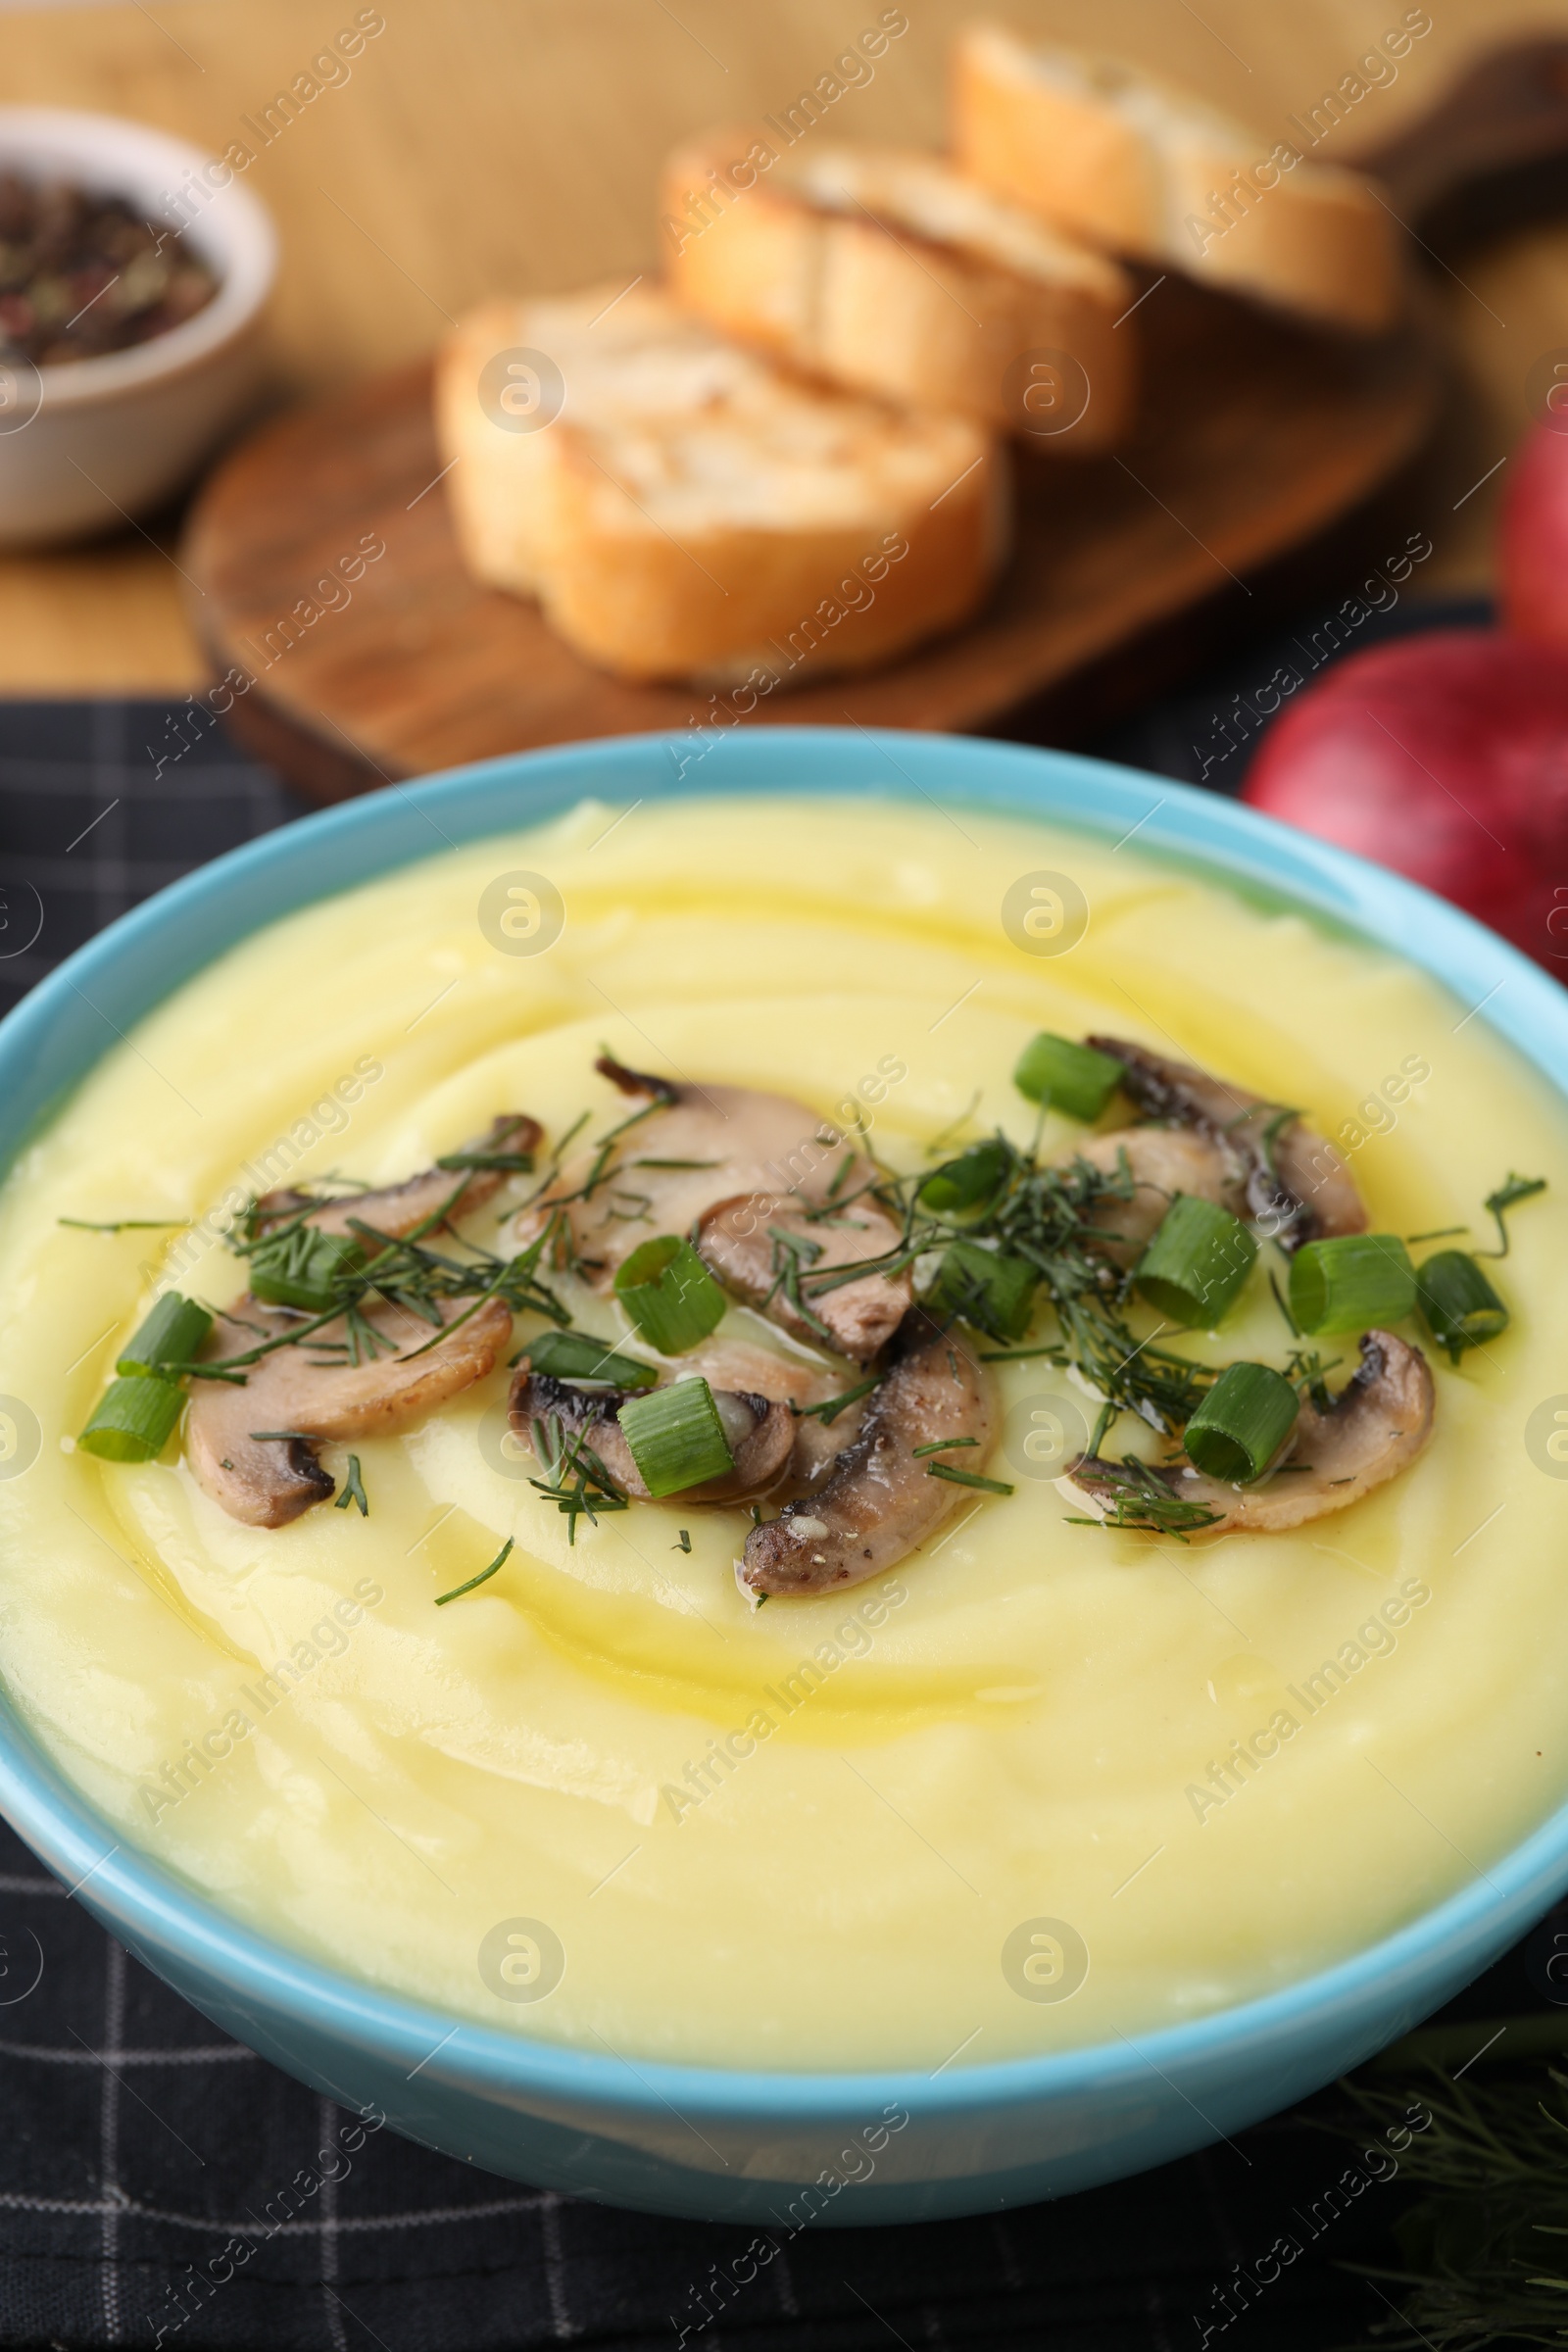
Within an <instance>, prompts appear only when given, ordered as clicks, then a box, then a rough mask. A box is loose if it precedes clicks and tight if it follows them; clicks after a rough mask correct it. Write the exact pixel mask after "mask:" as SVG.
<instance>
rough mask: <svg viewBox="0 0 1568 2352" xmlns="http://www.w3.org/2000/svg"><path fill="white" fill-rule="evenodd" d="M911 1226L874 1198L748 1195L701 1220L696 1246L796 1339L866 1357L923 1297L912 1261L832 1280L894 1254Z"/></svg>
mask: <svg viewBox="0 0 1568 2352" xmlns="http://www.w3.org/2000/svg"><path fill="white" fill-rule="evenodd" d="M903 1238H904V1237H903V1231H902V1228H901V1227H900V1226H898V1225H896V1224H895V1223H894V1221H893V1219H892V1218H891V1217H890V1216H888V1215H887V1214H886V1213H885V1211H883V1210H882V1209H880V1208H878V1207H876V1205H875V1204H874V1203H873V1202H872V1201H865V1200H851V1201H848V1202H847V1203H846V1204H845V1206H844V1207H843V1208H842V1209H839V1208H836V1207H835V1206H834V1205H833V1204H832V1203H831V1202H830V1203H828V1204H827V1206H826V1208H825V1209H820V1210H817V1211H816V1212H815V1213H809V1212H808V1211H807V1210H806V1209H804V1208H798V1207H796V1206H795V1205H793V1203H789V1202H785V1201H769V1202H764V1203H759V1202H758V1201H756V1200H755V1199H754V1198H753V1197H752V1196H750V1195H747V1196H744V1197H743V1198H742V1199H740V1200H738V1201H717V1202H716V1203H715V1204H714V1206H713V1207H711V1209H709V1210H708V1212H707V1214H706V1215H705V1216H704V1217H703V1219H702V1221H701V1223H700V1224H699V1226H698V1229H697V1248H698V1250H699V1252H700V1254H701V1255H702V1257H703V1258H704V1259H705V1261H706V1262H707V1263H708V1264H709V1265H710V1266H711V1268H712V1270H713V1272H714V1273H715V1274H716V1275H717V1276H718V1278H719V1280H720V1282H722V1283H723V1284H724V1286H725V1288H726V1289H727V1290H730V1291H733V1292H734V1293H735V1296H736V1297H737V1298H739V1299H745V1300H746V1302H747V1304H748V1305H749V1306H756V1307H760V1309H761V1311H762V1313H763V1314H764V1315H766V1316H767V1318H768V1320H769V1321H770V1322H773V1323H777V1324H778V1325H779V1327H780V1329H781V1330H784V1331H788V1332H791V1333H793V1334H794V1336H795V1337H796V1338H797V1339H801V1340H809V1341H814V1342H815V1343H816V1345H817V1346H818V1347H823V1348H832V1349H833V1351H834V1352H835V1354H838V1355H845V1356H848V1357H849V1358H850V1359H851V1361H852V1362H854V1363H857V1364H864V1363H869V1361H870V1359H871V1357H872V1356H873V1355H875V1354H876V1353H877V1352H878V1351H879V1349H881V1348H885V1347H886V1345H887V1343H888V1341H889V1340H890V1339H891V1338H892V1337H893V1334H894V1333H895V1332H896V1331H897V1329H898V1327H899V1325H900V1323H901V1322H902V1321H903V1319H904V1316H905V1315H906V1313H907V1311H908V1307H909V1303H910V1300H911V1299H912V1298H913V1296H914V1286H913V1278H912V1275H911V1273H910V1270H909V1268H908V1267H907V1266H905V1267H903V1268H902V1269H901V1270H900V1271H899V1272H898V1273H895V1274H876V1273H873V1274H864V1275H861V1276H860V1277H859V1278H858V1280H856V1281H854V1282H843V1281H837V1282H831V1283H829V1284H827V1285H826V1286H824V1284H823V1281H822V1277H823V1276H833V1275H837V1274H838V1273H840V1271H841V1270H842V1269H843V1268H844V1267H847V1266H854V1265H858V1264H860V1262H861V1261H862V1260H863V1259H866V1258H886V1257H892V1256H894V1255H895V1254H896V1253H897V1251H898V1248H899V1244H900V1242H901V1241H902V1240H903Z"/></svg>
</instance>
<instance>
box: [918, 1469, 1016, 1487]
mask: <svg viewBox="0 0 1568 2352" xmlns="http://www.w3.org/2000/svg"><path fill="white" fill-rule="evenodd" d="M925 1474H926V1476H927V1478H945V1479H946V1480H947V1481H948V1483H949V1485H950V1486H955V1487H978V1488H979V1489H980V1492H981V1493H982V1494H983V1495H1010V1494H1011V1493H1012V1492H1013V1490H1012V1488H1011V1487H1008V1486H1005V1485H1004V1484H1003V1482H1002V1480H1001V1479H1000V1478H982V1477H981V1475H980V1473H979V1471H978V1470H955V1469H954V1468H953V1466H952V1465H951V1463H948V1462H927V1464H926V1466H925Z"/></svg>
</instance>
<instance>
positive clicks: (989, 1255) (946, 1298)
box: [925, 1242, 1040, 1340]
mask: <svg viewBox="0 0 1568 2352" xmlns="http://www.w3.org/2000/svg"><path fill="white" fill-rule="evenodd" d="M1039 1280H1040V1276H1039V1273H1038V1272H1037V1271H1036V1269H1035V1268H1034V1267H1033V1266H1032V1265H1031V1264H1030V1263H1029V1261H1028V1259H1027V1258H1025V1257H1006V1256H1004V1255H1003V1253H1002V1252H1001V1251H1000V1250H984V1249H982V1248H981V1246H980V1244H979V1243H978V1242H953V1243H951V1244H950V1245H949V1247H948V1249H947V1250H946V1251H945V1252H944V1254H943V1259H942V1263H941V1265H940V1266H939V1267H938V1268H937V1277H936V1280H935V1282H934V1283H933V1284H932V1285H931V1288H930V1290H929V1291H928V1292H927V1293H926V1298H925V1304H926V1308H927V1310H928V1312H930V1313H931V1314H933V1315H961V1316H962V1317H963V1319H964V1321H965V1322H966V1323H972V1324H973V1325H974V1326H975V1329H976V1330H977V1331H983V1332H985V1333H986V1334H987V1336H988V1337H989V1338H991V1339H993V1340H1021V1339H1022V1338H1023V1335H1024V1333H1025V1332H1026V1331H1027V1330H1028V1328H1029V1313H1030V1309H1031V1307H1032V1306H1033V1303H1034V1296H1035V1288H1036V1285H1037V1284H1038V1282H1039Z"/></svg>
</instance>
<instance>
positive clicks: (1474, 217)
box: [1355, 39, 1568, 255]
mask: <svg viewBox="0 0 1568 2352" xmlns="http://www.w3.org/2000/svg"><path fill="white" fill-rule="evenodd" d="M1355 160H1356V163H1357V164H1358V165H1359V166H1360V167H1361V168H1362V169H1364V170H1365V171H1368V172H1375V173H1376V175H1377V177H1378V178H1379V179H1381V180H1382V181H1383V183H1384V185H1385V186H1386V187H1387V189H1388V191H1389V198H1390V202H1391V203H1392V204H1393V206H1394V209H1395V211H1396V212H1397V214H1398V216H1399V218H1400V219H1401V220H1402V221H1404V222H1405V223H1406V225H1407V226H1408V227H1409V228H1410V229H1411V230H1412V231H1413V232H1414V233H1415V235H1417V236H1418V237H1419V238H1420V239H1421V240H1422V242H1423V243H1424V244H1425V245H1427V246H1429V247H1430V248H1431V249H1432V250H1433V251H1434V252H1435V253H1438V254H1440V255H1441V254H1445V253H1446V252H1448V251H1449V250H1450V249H1453V248H1456V247H1458V246H1461V245H1464V244H1467V243H1470V242H1473V241H1475V240H1477V239H1479V238H1482V237H1487V236H1493V235H1495V234H1496V233H1497V231H1499V230H1501V229H1505V228H1511V227H1513V226H1514V225H1516V224H1517V223H1519V222H1522V221H1531V220H1540V219H1543V218H1544V217H1549V216H1550V215H1551V214H1553V213H1562V212H1565V211H1568V41H1564V40H1549V39H1548V40H1539V41H1520V42H1516V43H1510V44H1509V46H1508V47H1506V48H1502V49H1494V50H1492V51H1491V52H1490V53H1488V54H1487V55H1485V56H1483V57H1480V58H1478V59H1477V60H1476V61H1475V63H1474V64H1473V65H1471V66H1469V67H1468V68H1467V69H1466V70H1465V72H1464V73H1461V74H1460V76H1459V78H1458V80H1457V81H1456V82H1455V83H1454V84H1453V86H1452V88H1451V89H1450V90H1449V91H1448V93H1447V95H1446V97H1445V98H1443V99H1442V100H1440V102H1439V103H1438V105H1437V106H1435V107H1434V108H1433V110H1432V112H1431V113H1430V114H1427V115H1424V116H1423V117H1422V118H1421V120H1420V121H1419V122H1417V123H1412V124H1411V126H1410V128H1409V129H1408V130H1404V131H1401V132H1400V133H1399V135H1398V136H1397V138H1394V139H1390V140H1388V141H1386V142H1385V143H1384V144H1383V145H1382V146H1380V147H1374V148H1371V149H1368V150H1365V151H1363V152H1362V153H1361V154H1359V155H1358V156H1357V157H1356V159H1355Z"/></svg>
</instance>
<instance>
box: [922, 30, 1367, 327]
mask: <svg viewBox="0 0 1568 2352" xmlns="http://www.w3.org/2000/svg"><path fill="white" fill-rule="evenodd" d="M953 120H954V144H955V147H956V154H957V159H958V161H959V163H960V164H961V165H962V166H963V167H964V169H965V170H966V171H968V172H972V173H973V175H974V176H975V178H976V179H979V180H982V181H983V182H984V183H985V185H986V186H987V187H989V188H992V189H994V190H995V191H996V192H997V194H998V195H1000V196H1005V197H1009V198H1011V199H1012V200H1013V201H1014V202H1015V203H1019V204H1026V205H1031V206H1033V207H1035V208H1036V209H1037V210H1038V211H1039V212H1041V213H1042V214H1044V215H1046V216H1047V217H1048V218H1049V219H1050V220H1052V221H1055V222H1056V223H1058V224H1059V225H1060V226H1062V227H1064V228H1066V229H1068V230H1070V231H1074V232H1076V233H1077V234H1079V235H1081V236H1084V237H1088V238H1090V239H1091V240H1092V241H1093V242H1095V243H1096V244H1099V245H1101V246H1103V247H1105V248H1106V249H1107V250H1109V251H1111V252H1114V253H1120V254H1125V255H1128V256H1131V257H1132V258H1134V259H1136V260H1138V261H1142V262H1147V263H1152V264H1154V265H1155V266H1159V267H1164V268H1168V269H1172V270H1183V271H1185V272H1186V273H1187V274H1188V275H1190V276H1193V277H1196V278H1200V279H1203V280H1206V281H1208V282H1210V283H1212V284H1214V285H1218V286H1223V287H1226V288H1229V289H1232V290H1235V291H1238V292H1242V293H1246V294H1250V295H1253V296H1256V297H1258V298H1259V299H1260V300H1262V301H1264V302H1268V303H1272V304H1275V305H1277V306H1279V307H1280V308H1282V309H1285V310H1292V311H1299V312H1301V313H1303V314H1304V315H1305V316H1306V317H1308V318H1310V319H1315V320H1319V321H1322V322H1325V323H1327V324H1330V325H1334V326H1339V327H1343V328H1348V329H1352V330H1356V331H1360V332H1367V333H1372V332H1376V331H1377V330H1379V329H1381V328H1383V327H1386V326H1388V325H1389V324H1391V323H1392V321H1393V319H1394V318H1395V316H1396V314H1397V309H1398V305H1399V292H1400V288H1399V253H1398V243H1397V224H1396V222H1395V221H1394V219H1393V217H1392V215H1391V214H1390V213H1389V212H1388V211H1387V210H1386V209H1385V208H1384V206H1382V205H1381V204H1380V203H1379V202H1378V200H1377V197H1376V195H1375V193H1374V192H1373V188H1372V185H1371V182H1370V181H1368V180H1366V179H1364V178H1362V177H1361V176H1360V174H1359V173H1357V172H1348V171H1342V170H1340V169H1338V168H1336V167H1334V166H1331V165H1327V164H1314V163H1309V162H1306V161H1304V160H1302V158H1301V156H1300V154H1299V151H1298V150H1297V149H1296V148H1295V147H1293V146H1292V145H1291V144H1290V143H1289V142H1288V141H1283V142H1281V143H1279V144H1278V145H1276V146H1274V147H1273V148H1272V149H1270V147H1269V144H1268V142H1267V141H1266V140H1263V139H1260V138H1258V137H1256V136H1255V135H1254V134H1253V133H1251V132H1250V131H1249V130H1248V129H1247V128H1246V126H1245V125H1244V124H1242V123H1236V122H1234V121H1232V120H1231V119H1230V118H1229V117H1227V116H1224V115H1221V114H1218V113H1216V112H1215V111H1214V110H1213V109H1212V108H1210V107H1208V106H1205V105H1202V104H1200V103H1199V102H1198V101H1197V100H1195V99H1191V98H1188V97H1186V96H1184V95H1183V94H1182V93H1181V92H1179V91H1176V90H1171V89H1167V88H1165V87H1164V86H1163V85H1162V84H1160V83H1158V82H1155V81H1152V80H1150V79H1148V78H1147V77H1146V76H1145V75H1143V74H1141V73H1136V72H1135V71H1134V70H1133V69H1132V68H1131V67H1130V66H1126V65H1122V64H1120V63H1119V62H1117V61H1116V60H1114V59H1110V58H1100V57H1082V56H1079V55H1077V54H1075V53H1074V52H1072V51H1070V50H1065V49H1056V48H1053V47H1051V46H1049V45H1047V44H1043V43H1039V42H1035V41H1030V40H1025V39H1023V38H1022V37H1020V36H1019V35H1018V34H1016V33H1013V32H1011V31H1008V30H1007V29H1006V28H1005V27H1004V26H1002V25H988V24H979V25H967V26H965V28H964V30H963V31H962V32H961V33H960V34H959V35H958V38H957V40H956V43H955V45H954V50H953Z"/></svg>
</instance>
